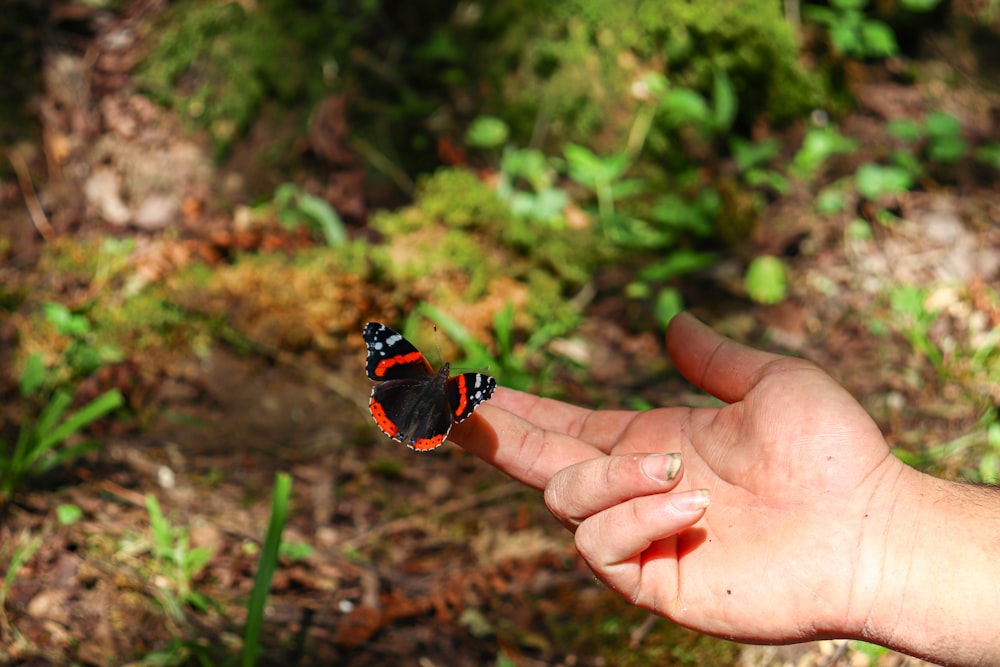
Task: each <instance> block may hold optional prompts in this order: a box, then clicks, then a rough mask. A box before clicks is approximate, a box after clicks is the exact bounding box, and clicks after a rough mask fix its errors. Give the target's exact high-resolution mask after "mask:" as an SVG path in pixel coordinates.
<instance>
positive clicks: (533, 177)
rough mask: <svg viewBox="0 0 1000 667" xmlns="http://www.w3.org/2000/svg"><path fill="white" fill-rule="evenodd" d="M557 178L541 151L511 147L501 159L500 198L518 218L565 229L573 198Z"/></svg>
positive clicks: (498, 192) (498, 186) (498, 189)
mask: <svg viewBox="0 0 1000 667" xmlns="http://www.w3.org/2000/svg"><path fill="white" fill-rule="evenodd" d="M557 177H558V174H557V173H556V170H555V169H554V168H553V167H552V165H551V164H550V161H549V159H548V158H547V157H546V156H545V154H544V153H542V152H541V151H539V150H536V149H534V148H513V147H507V148H505V149H504V152H503V155H502V156H501V158H500V183H499V184H498V185H497V194H498V195H499V196H500V198H501V199H503V200H504V201H505V202H507V204H508V206H510V211H511V213H513V214H514V215H515V216H518V217H524V218H528V219H530V220H534V221H536V222H539V223H544V224H548V225H551V226H556V225H558V226H561V225H562V223H563V210H564V209H565V208H566V205H567V204H568V203H569V195H568V194H567V192H566V191H565V190H563V189H562V188H560V187H558V186H557V185H556V179H557Z"/></svg>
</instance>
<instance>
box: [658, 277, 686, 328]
mask: <svg viewBox="0 0 1000 667" xmlns="http://www.w3.org/2000/svg"><path fill="white" fill-rule="evenodd" d="M682 310H684V297H682V296H681V293H680V292H679V291H677V290H676V289H674V288H673V287H665V288H663V289H661V290H660V291H659V292H658V293H657V294H656V301H655V302H654V303H653V317H654V318H655V319H656V323H657V324H659V325H660V326H661V327H663V328H666V326H667V325H668V324H670V320H672V319H674V316H675V315H677V313H679V312H681V311H682Z"/></svg>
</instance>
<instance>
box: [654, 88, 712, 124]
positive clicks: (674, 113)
mask: <svg viewBox="0 0 1000 667" xmlns="http://www.w3.org/2000/svg"><path fill="white" fill-rule="evenodd" d="M658 111H659V112H660V115H661V116H662V117H663V120H664V122H665V123H666V124H667V126H668V127H680V126H682V125H689V124H693V125H704V124H705V123H706V122H708V121H709V119H710V118H711V114H712V112H711V110H710V109H709V107H708V102H706V101H705V98H704V97H702V96H701V95H699V94H698V93H697V92H695V91H693V90H691V89H689V88H671V89H670V90H669V91H667V92H666V93H665V94H664V95H663V98H662V99H661V100H660V104H659V105H658Z"/></svg>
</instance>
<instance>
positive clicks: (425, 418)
mask: <svg viewBox="0 0 1000 667" xmlns="http://www.w3.org/2000/svg"><path fill="white" fill-rule="evenodd" d="M364 338H365V345H367V347H368V360H367V362H366V364H365V372H366V373H367V374H368V378H369V379H370V380H374V381H375V382H377V383H378V384H376V385H375V386H374V387H372V394H371V399H370V400H369V401H368V409H369V410H370V411H371V413H372V417H373V418H374V419H375V424H376V425H377V426H378V427H379V428H380V429H382V432H383V433H385V434H386V435H387V436H389V437H390V438H392V439H393V440H398V441H399V442H401V443H403V444H405V445H406V446H407V447H409V448H411V449H415V450H417V451H418V452H426V451H429V450H432V449H435V448H436V447H439V446H440V445H441V444H442V443H443V442H444V441H445V439H446V438H447V437H448V433H449V432H451V427H452V426H454V425H455V424H458V423H461V422H463V421H465V420H466V419H468V418H469V416H470V415H471V414H472V413H473V412H475V410H476V408H477V407H479V405H480V404H481V403H483V402H484V401H488V400H489V399H490V397H491V396H493V391H494V390H495V389H496V387H497V382H496V380H494V379H493V378H492V377H490V376H489V375H484V374H483V373H462V374H461V375H455V376H451V375H450V372H451V371H450V365H449V364H447V363H446V364H444V365H443V366H442V367H441V368H440V369H438V370H437V371H435V370H434V368H433V367H432V366H431V365H430V364H429V363H428V362H427V359H425V358H424V355H423V354H421V353H420V350H418V349H417V348H416V347H414V345H413V343H411V342H410V341H408V340H406V339H405V338H404V337H403V335H402V334H400V333H398V332H396V331H393V330H392V329H390V328H389V327H387V326H385V325H384V324H379V323H378V322H369V323H368V324H366V325H365V330H364Z"/></svg>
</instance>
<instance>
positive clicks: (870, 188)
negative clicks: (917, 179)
mask: <svg viewBox="0 0 1000 667" xmlns="http://www.w3.org/2000/svg"><path fill="white" fill-rule="evenodd" d="M854 185H855V187H856V188H857V189H858V192H859V193H860V194H861V196H862V197H865V198H866V199H870V200H875V199H878V198H879V197H881V196H882V195H885V194H897V193H900V192H906V191H907V190H909V189H910V188H912V187H913V177H912V176H910V173H909V172H908V171H907V170H906V169H903V168H902V167H894V166H884V165H880V164H875V163H873V162H866V163H865V164H863V165H861V166H860V167H858V170H857V171H856V172H855V173H854Z"/></svg>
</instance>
